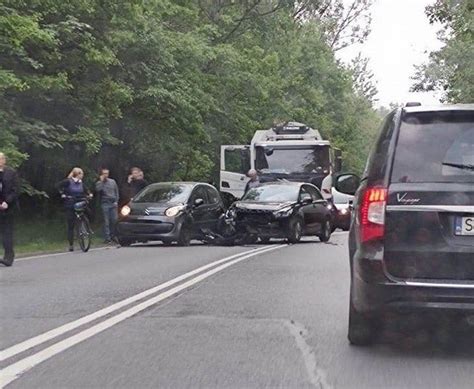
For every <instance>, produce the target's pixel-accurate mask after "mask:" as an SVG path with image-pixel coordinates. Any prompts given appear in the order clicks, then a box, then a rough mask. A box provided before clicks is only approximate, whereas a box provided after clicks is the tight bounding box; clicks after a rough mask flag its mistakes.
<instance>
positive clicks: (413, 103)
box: [405, 101, 421, 107]
mask: <svg viewBox="0 0 474 389" xmlns="http://www.w3.org/2000/svg"><path fill="white" fill-rule="evenodd" d="M405 107H421V103H420V102H418V101H409V102H408V103H406V104H405Z"/></svg>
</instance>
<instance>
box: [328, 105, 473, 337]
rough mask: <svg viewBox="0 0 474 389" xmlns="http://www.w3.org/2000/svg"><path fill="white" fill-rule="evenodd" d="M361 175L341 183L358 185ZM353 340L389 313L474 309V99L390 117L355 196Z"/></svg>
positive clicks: (350, 187) (371, 333) (346, 187)
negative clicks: (468, 101)
mask: <svg viewBox="0 0 474 389" xmlns="http://www.w3.org/2000/svg"><path fill="white" fill-rule="evenodd" d="M357 181H358V179H357V178H356V177H355V176H352V175H343V176H340V177H339V178H338V180H337V182H336V188H337V189H338V190H339V191H342V192H345V193H351V192H354V189H355V185H357V184H358V182H357ZM349 251H350V267H351V294H350V318H349V341H350V342H351V343H352V344H356V345H365V344H369V343H371V342H373V341H374V339H375V338H376V334H377V329H378V328H380V325H381V324H383V322H382V321H383V320H382V319H383V317H384V314H383V313H384V312H386V311H395V312H397V311H405V310H408V311H412V310H417V311H418V310H427V311H433V310H447V311H456V312H460V313H465V312H466V313H468V312H469V313H474V105H453V106H443V107H436V108H428V107H422V106H420V105H417V106H410V107H405V108H400V109H397V110H395V111H393V112H392V113H390V114H389V115H388V116H387V118H386V119H385V121H384V123H383V126H382V129H381V132H380V136H379V138H378V140H377V142H376V144H375V147H374V149H373V151H372V153H371V155H370V157H369V160H368V162H367V167H366V170H365V173H364V175H363V177H362V179H361V181H360V185H359V186H358V189H357V191H356V197H355V199H354V217H353V221H352V226H351V230H350V235H349Z"/></svg>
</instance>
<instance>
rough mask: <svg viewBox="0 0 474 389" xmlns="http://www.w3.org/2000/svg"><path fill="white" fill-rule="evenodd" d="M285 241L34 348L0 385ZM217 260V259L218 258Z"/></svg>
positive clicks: (2, 374) (2, 377)
mask: <svg viewBox="0 0 474 389" xmlns="http://www.w3.org/2000/svg"><path fill="white" fill-rule="evenodd" d="M286 246H287V245H278V246H270V247H268V246H266V247H265V248H263V249H261V250H252V251H251V252H250V253H249V254H247V255H243V256H239V257H238V258H237V259H234V260H231V261H228V262H227V263H224V264H222V265H220V266H218V267H215V268H213V269H211V270H209V271H208V272H206V273H202V274H200V275H198V276H196V277H195V278H192V279H190V280H188V281H186V282H184V283H182V284H180V285H178V286H176V287H174V288H172V289H170V290H167V291H166V292H163V293H161V294H159V295H157V296H155V297H152V298H150V299H148V300H146V301H143V302H141V303H139V304H137V305H135V306H133V307H131V308H129V309H127V310H126V311H123V312H121V313H119V314H117V315H115V316H112V317H110V318H108V319H106V320H104V321H102V322H100V323H98V324H96V325H94V326H92V327H90V328H88V329H86V330H84V331H81V332H79V333H77V334H75V335H73V336H71V337H69V338H66V339H64V340H62V341H60V342H58V343H55V344H53V345H52V346H49V347H47V348H46V349H44V350H42V351H40V352H37V353H36V354H33V355H31V356H29V357H26V358H24V359H21V360H19V361H18V362H15V363H13V364H11V365H9V366H7V367H5V368H4V369H2V370H1V371H0V385H1V387H5V386H6V385H8V384H9V383H11V382H13V381H14V380H16V379H17V378H18V377H19V376H20V375H21V374H23V373H25V372H26V371H28V370H30V369H31V368H33V367H35V366H36V365H38V364H40V363H42V362H44V361H46V360H47V359H49V358H51V357H53V356H55V355H57V354H59V353H60V352H62V351H65V350H67V349H69V348H71V347H73V346H75V345H76V344H78V343H80V342H82V341H84V340H87V339H89V338H91V337H92V336H94V335H97V334H99V333H100V332H102V331H105V330H106V329H108V328H110V327H113V326H114V325H116V324H118V323H120V322H122V321H124V320H126V319H128V318H130V317H132V316H134V315H136V314H137V313H139V312H141V311H144V310H145V309H148V308H150V307H152V306H153V305H156V304H157V303H159V302H160V301H163V300H165V299H167V298H169V297H171V296H174V295H176V294H177V293H179V292H181V291H183V290H185V289H187V288H189V287H191V286H193V285H196V284H198V283H199V282H202V281H204V280H205V279H207V278H209V277H210V276H212V275H214V274H216V273H219V272H221V271H223V270H225V269H227V268H228V267H230V266H233V265H235V264H237V263H239V262H241V261H244V260H246V259H248V258H251V257H254V256H257V255H259V254H263V253H267V252H270V251H274V250H278V249H281V248H283V247H286ZM218 262H219V261H218Z"/></svg>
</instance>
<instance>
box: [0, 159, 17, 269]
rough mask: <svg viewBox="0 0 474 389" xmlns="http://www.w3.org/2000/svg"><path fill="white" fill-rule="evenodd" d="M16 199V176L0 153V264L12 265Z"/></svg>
mask: <svg viewBox="0 0 474 389" xmlns="http://www.w3.org/2000/svg"><path fill="white" fill-rule="evenodd" d="M17 198H18V176H17V174H16V172H15V170H13V169H11V168H9V167H8V166H7V158H6V156H5V154H3V153H1V152H0V234H1V235H2V237H3V249H4V250H5V255H4V257H3V260H2V261H0V263H3V264H4V265H5V266H11V265H13V261H14V259H15V252H14V251H13V207H14V205H15V203H16V200H17Z"/></svg>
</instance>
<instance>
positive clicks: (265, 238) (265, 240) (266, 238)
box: [260, 236, 270, 244]
mask: <svg viewBox="0 0 474 389" xmlns="http://www.w3.org/2000/svg"><path fill="white" fill-rule="evenodd" d="M260 243H262V244H268V243H270V238H269V237H266V236H265V237H263V238H262V237H260Z"/></svg>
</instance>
